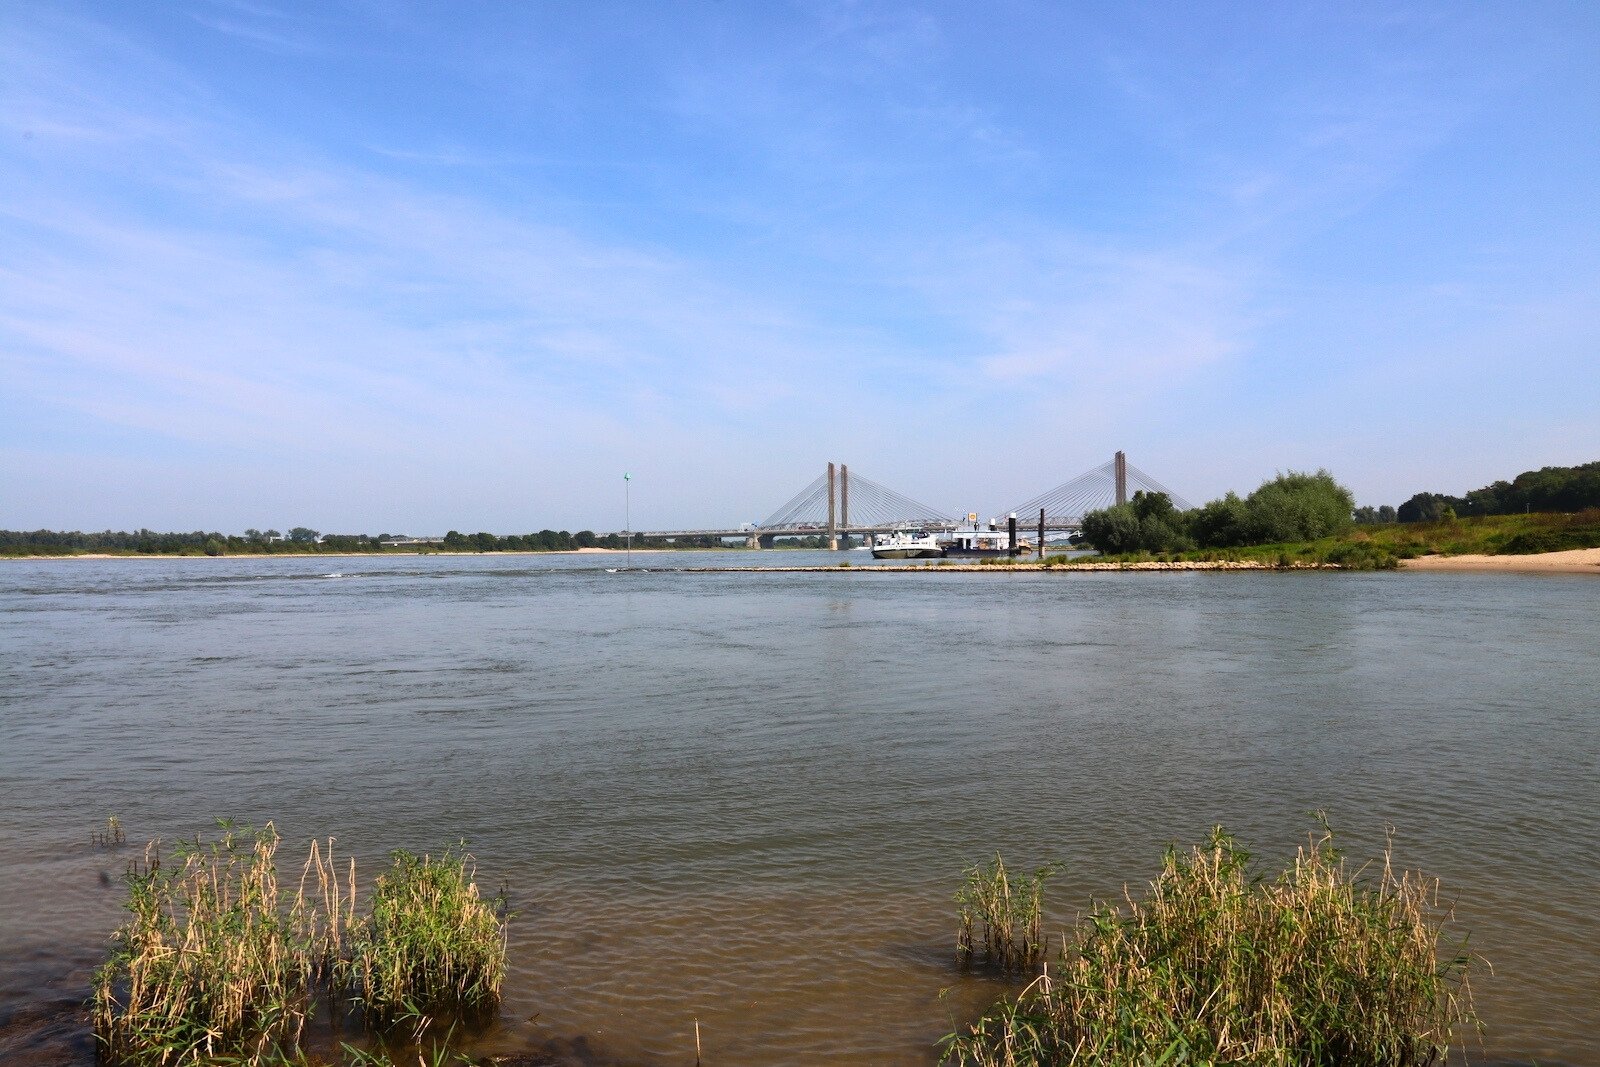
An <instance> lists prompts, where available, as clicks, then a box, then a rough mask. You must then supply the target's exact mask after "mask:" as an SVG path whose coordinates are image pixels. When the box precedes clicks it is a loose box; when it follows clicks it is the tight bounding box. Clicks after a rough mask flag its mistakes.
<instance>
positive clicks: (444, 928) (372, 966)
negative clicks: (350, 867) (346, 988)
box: [350, 848, 506, 1020]
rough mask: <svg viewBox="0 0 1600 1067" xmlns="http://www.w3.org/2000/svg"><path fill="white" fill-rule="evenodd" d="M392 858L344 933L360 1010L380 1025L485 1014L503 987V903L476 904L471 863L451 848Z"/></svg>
mask: <svg viewBox="0 0 1600 1067" xmlns="http://www.w3.org/2000/svg"><path fill="white" fill-rule="evenodd" d="M392 858H393V864H392V865H391V866H390V868H389V870H388V871H387V872H386V873H384V874H382V875H379V876H378V880H377V885H376V887H375V888H374V889H373V893H372V905H371V909H370V911H369V912H368V914H367V915H366V916H365V917H363V918H362V919H361V921H360V922H359V923H357V924H356V925H355V928H354V930H353V931H352V945H351V958H350V969H351V974H352V982H353V984H354V986H355V988H356V991H357V992H358V994H359V996H360V997H361V1001H362V1004H363V1005H364V1006H365V1009H366V1011H367V1012H368V1013H369V1014H371V1015H373V1016H375V1017H376V1018H378V1019H385V1020H386V1019H393V1018H397V1017H399V1016H401V1015H403V1014H406V1013H408V1012H417V1011H420V1012H426V1013H430V1014H431V1013H434V1012H437V1011H440V1010H454V1011H461V1012H481V1011H484V1010H486V1009H491V1008H493V1007H494V1006H495V1005H496V1004H498V1003H499V1000H500V986H501V983H502V982H503V981H504V980H505V968H506V925H505V922H504V919H503V910H504V908H503V899H502V900H499V901H488V900H484V899H483V898H482V896H481V895H480V894H479V892H478V885H477V881H476V865H475V861H474V860H473V858H472V856H471V855H469V854H468V853H466V852H464V851H462V850H460V849H459V848H454V849H449V850H446V852H445V853H444V854H443V855H441V856H439V857H438V858H433V857H431V856H426V855H425V856H418V855H416V854H414V853H411V852H406V851H404V850H401V851H397V852H395V853H393V856H392Z"/></svg>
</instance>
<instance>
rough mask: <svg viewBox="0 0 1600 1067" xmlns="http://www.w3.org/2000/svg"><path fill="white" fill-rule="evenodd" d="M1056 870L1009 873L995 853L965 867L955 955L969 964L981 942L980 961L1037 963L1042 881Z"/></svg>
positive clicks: (1003, 965)
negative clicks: (991, 857)
mask: <svg viewBox="0 0 1600 1067" xmlns="http://www.w3.org/2000/svg"><path fill="white" fill-rule="evenodd" d="M1054 870H1055V867H1053V866H1045V867H1040V868H1039V869H1038V870H1037V871H1035V872H1034V873H1033V874H1031V875H1021V876H1017V875H1013V874H1011V873H1010V872H1009V871H1007V870H1006V864H1005V860H1003V859H1001V857H1000V854H999V853H998V852H997V853H995V857H994V859H993V860H992V861H990V862H988V863H980V864H978V865H977V866H975V867H972V868H971V869H969V870H968V871H967V880H966V883H965V884H964V885H963V886H962V887H961V890H960V891H959V892H958V893H956V913H957V916H958V918H959V920H960V927H959V929H958V930H957V933H956V958H957V959H958V960H959V961H960V962H961V963H963V964H970V963H973V962H974V961H976V960H977V959H978V949H979V946H980V945H981V947H982V959H983V962H986V963H988V964H989V965H990V966H992V967H995V968H997V969H999V970H1002V971H1025V970H1028V969H1031V968H1034V967H1037V966H1038V965H1039V963H1040V962H1041V961H1042V960H1043V959H1044V954H1045V938H1044V909H1043V897H1044V882H1045V879H1046V878H1048V877H1049V876H1050V874H1051V873H1052V872H1053V871H1054ZM979 927H982V930H983V936H982V938H981V940H980V939H979V937H978V936H977V933H978V929H979Z"/></svg>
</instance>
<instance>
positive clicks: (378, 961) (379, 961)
mask: <svg viewBox="0 0 1600 1067" xmlns="http://www.w3.org/2000/svg"><path fill="white" fill-rule="evenodd" d="M221 825H222V833H221V835H220V836H219V837H218V839H217V840H215V841H213V842H210V843H206V842H202V841H200V840H199V839H198V838H197V839H196V840H195V841H193V842H186V843H184V844H183V845H181V846H180V847H179V848H178V850H177V851H176V855H175V857H174V859H173V860H172V862H170V863H165V864H164V863H163V860H162V857H161V850H160V846H159V843H158V842H152V843H151V845H150V846H149V848H147V849H146V852H145V859H144V861H143V862H142V863H141V862H139V861H135V862H133V863H131V864H129V871H128V876H127V883H128V903H127V907H128V911H129V912H130V913H131V914H130V918H129V919H128V920H127V921H126V922H125V923H123V924H122V926H120V927H119V928H118V929H117V931H116V932H115V933H114V934H113V938H112V940H113V946H114V948H113V952H112V955H111V958H110V959H109V960H108V962H107V963H106V964H105V965H104V966H103V967H102V968H101V969H100V970H99V971H98V972H97V973H96V975H95V979H94V990H93V999H92V1015H93V1024H94V1032H95V1036H96V1038H97V1040H98V1043H99V1047H100V1051H101V1053H102V1058H103V1059H105V1060H107V1061H109V1062H111V1063H116V1064H126V1065H133V1067H147V1065H150V1067H154V1065H160V1067H169V1065H170V1067H184V1065H190V1064H196V1065H197V1064H202V1063H207V1064H209V1063H227V1064H235V1065H246V1067H258V1065H267V1064H276V1063H290V1062H297V1061H298V1060H299V1059H300V1058H301V1057H302V1054H301V1052H300V1048H299V1043H300V1038H301V1035H302V1032H303V1030H304V1027H305V1024H306V1021H307V1020H308V1019H309V1018H310V1016H311V1013H312V1007H313V1004H314V1003H315V1002H316V1001H317V999H318V998H319V997H321V998H326V999H332V998H335V997H339V996H348V997H349V998H350V1002H351V1005H352V1007H353V1008H354V1009H356V1011H357V1012H358V1013H360V1014H363V1015H364V1016H365V1017H366V1018H367V1020H368V1021H369V1022H371V1023H374V1024H378V1025H382V1026H384V1027H386V1028H388V1027H390V1026H392V1025H393V1024H394V1023H395V1022H396V1021H398V1020H400V1019H402V1018H421V1017H422V1016H421V1014H420V1009H418V1008H417V1007H416V1005H419V1004H420V1005H423V1006H425V1008H426V1009H427V1010H428V1011H430V1012H436V1011H439V1010H442V1009H445V1008H450V1007H459V1008H462V1009H474V1010H477V1009H484V1008H489V1007H492V1006H493V1005H494V1004H495V1003H496V1002H497V1000H498V994H499V988H500V982H501V979H502V977H503V975H504V971H505V924H504V920H503V917H501V916H500V915H497V914H496V913H495V911H494V910H493V909H492V908H490V907H489V905H488V904H486V903H485V902H483V901H481V900H479V899H478V893H477V887H476V885H474V884H473V883H472V880H471V872H470V857H467V856H465V855H464V854H461V853H457V852H455V851H453V850H452V851H447V852H446V854H445V856H444V858H443V859H441V860H430V859H428V858H427V857H423V858H422V859H420V860H419V859H417V858H416V857H415V856H412V855H410V854H409V853H397V854H396V862H395V866H394V868H392V869H391V870H390V871H389V872H388V873H387V874H385V875H383V876H381V877H380V878H379V879H378V882H377V886H376V887H375V888H374V890H373V892H372V894H371V897H372V900H371V906H370V909H369V910H368V912H367V913H366V914H364V915H362V916H360V917H359V918H358V917H357V914H356V895H357V894H356V870H355V862H354V861H353V860H351V861H350V862H349V864H348V865H347V867H346V869H345V870H344V871H343V872H341V871H340V869H339V866H338V864H337V863H336V862H335V859H334V855H333V841H332V839H331V838H330V839H329V840H328V841H327V842H326V844H323V843H321V842H315V841H314V842H312V844H311V848H310V851H309V855H308V857H307V859H306V862H305V864H304V866H303V867H302V869H301V872H300V878H299V882H298V885H296V886H294V887H293V892H292V895H291V890H290V887H289V885H283V886H280V881H279V877H278V872H277V867H276V857H277V851H278V846H279V837H278V833H277V831H276V830H275V829H274V827H273V826H272V824H271V823H268V824H267V825H266V827H265V828H263V829H261V830H250V829H238V828H235V827H233V826H232V825H231V824H228V823H223V824H221ZM428 1021H429V1022H431V1021H432V1017H431V1016H429V1017H428Z"/></svg>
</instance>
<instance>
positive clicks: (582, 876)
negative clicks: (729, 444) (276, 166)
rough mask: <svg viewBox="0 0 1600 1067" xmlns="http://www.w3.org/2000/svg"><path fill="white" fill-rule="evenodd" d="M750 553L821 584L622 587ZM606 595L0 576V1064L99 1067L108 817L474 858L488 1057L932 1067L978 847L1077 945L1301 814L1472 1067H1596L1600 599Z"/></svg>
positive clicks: (1326, 593)
mask: <svg viewBox="0 0 1600 1067" xmlns="http://www.w3.org/2000/svg"><path fill="white" fill-rule="evenodd" d="M861 555H862V554H861V553H856V554H855V555H854V556H853V557H852V559H859V557H860V556H861ZM752 559H759V560H761V561H763V562H771V563H796V562H829V563H831V562H836V561H837V560H838V559H839V557H838V556H836V555H833V554H829V553H805V552H768V553H761V554H759V555H757V554H745V553H740V554H738V555H737V556H730V557H724V558H722V559H720V560H719V559H718V558H717V557H713V556H708V555H699V554H697V555H695V556H694V557H692V558H688V559H686V557H683V556H661V555H656V556H646V555H643V554H641V555H638V556H636V557H635V561H634V562H635V563H636V564H641V565H644V566H647V567H652V568H655V567H661V566H669V565H680V564H682V563H684V562H689V563H701V562H704V563H711V562H728V561H730V560H732V561H737V562H748V561H751V560H752ZM608 566H609V567H614V566H616V562H615V559H614V557H592V556H591V557H585V556H564V557H538V556H517V557H495V556H481V557H477V556H473V557H438V556H429V557H417V558H410V557H383V558H342V559H335V558H325V557H324V558H292V559H291V558H279V559H263V558H233V559H193V560H140V559H133V560H108V561H87V560H63V561H53V562H15V561H12V562H5V563H3V564H0V739H3V742H0V849H3V855H4V857H5V862H4V863H3V864H0V1061H3V1062H7V1063H10V1062H14V1061H15V1062H30V1063H35V1062H36V1063H74V1064H88V1063H91V1062H92V1059H93V1056H92V1047H91V1046H90V1044H89V1042H88V1040H87V1037H86V1028H85V1026H84V1024H83V1021H82V1019H81V1017H80V1016H79V1014H78V1008H77V1005H78V1004H79V1003H81V1001H82V999H83V997H84V996H85V994H86V990H87V983H88V975H89V973H90V971H91V970H92V968H93V966H94V965H95V964H96V963H97V962H98V961H99V959H100V958H101V954H102V953H103V951H104V945H105V940H104V939H105V936H106V934H107V933H108V932H109V931H110V929H111V928H112V927H113V926H114V925H115V924H116V922H117V921H118V918H119V911H118V909H119V903H120V886H119V885H118V884H117V877H116V876H117V875H118V874H119V873H120V869H121V865H122V863H123V862H124V860H125V859H126V855H125V854H116V853H108V852H104V851H100V850H96V849H93V848H91V847H90V846H89V844H88V836H89V833H90V831H91V829H93V828H94V827H95V826H96V825H97V824H99V823H101V822H103V820H104V819H105V816H106V815H107V814H109V813H112V812H115V813H117V814H119V815H120V816H121V818H122V820H123V822H124V824H125V825H126V827H127V828H128V831H129V834H130V837H133V838H136V839H139V840H143V839H144V838H147V837H154V836H160V837H163V838H165V839H168V840H171V839H173V838H176V837H179V836H183V835H192V834H194V833H195V832H196V831H204V830H206V829H207V827H208V826H209V825H210V821H211V819H212V818H213V817H214V816H229V817H233V818H236V819H239V820H241V821H246V822H256V823H260V822H264V821H265V820H268V819H272V820H275V821H276V824H277V826H278V828H279V829H280V830H281V831H282V832H283V834H284V835H285V838H286V843H285V854H286V855H287V854H288V853H291V852H298V851H299V849H300V847H301V845H302V843H303V842H304V841H305V840H306V839H308V838H309V837H311V836H313V835H317V836H327V835H333V836H335V837H336V838H337V839H338V842H339V847H340V848H341V850H343V849H349V850H352V851H353V852H354V853H355V854H356V855H357V856H358V859H359V862H360V863H361V864H362V867H363V869H364V871H365V872H366V875H365V877H367V878H370V876H371V875H372V873H374V869H375V867H376V866H377V864H379V863H380V862H381V861H382V858H383V856H384V853H385V852H386V851H387V850H388V849H391V848H396V847H402V846H404V847H412V848H418V849H426V848H437V847H439V846H441V845H444V844H447V843H450V842H453V841H455V840H456V839H457V838H460V837H465V838H466V839H468V840H469V841H470V842H471V845H472V847H473V849H474V851H475V852H476V854H477V855H478V856H479V858H480V861H481V866H482V876H483V878H482V880H483V881H484V882H485V883H486V885H488V886H490V887H492V886H495V885H497V884H499V882H500V881H501V879H505V880H506V881H508V882H509V884H510V886H511V889H512V893H513V897H514V899H515V901H516V904H517V907H518V909H519V913H520V914H519V917H518V918H517V920H516V922H515V925H514V927H513V933H512V941H511V958H512V966H513V974H512V977H511V980H510V982H509V984H508V989H507V998H506V1003H505V1006H504V1011H503V1012H502V1021H501V1024H500V1025H499V1026H498V1027H497V1028H496V1029H494V1030H493V1031H492V1032H490V1033H488V1034H485V1035H483V1036H482V1037H481V1038H480V1039H479V1040H478V1043H477V1045H476V1046H475V1050H476V1051H478V1052H483V1053H491V1052H493V1053H513V1052H519V1051H526V1050H529V1049H535V1048H550V1049H556V1050H564V1052H565V1053H566V1054H567V1056H566V1058H567V1059H568V1060H570V1061H571V1062H616V1063H628V1064H646V1065H654V1064H684V1063H687V1062H692V1055H691V1054H690V1050H692V1045H693V1037H692V1034H693V1024H694V1020H695V1019H698V1020H699V1022H700V1026H701V1032H702V1035H703V1040H704V1044H705V1049H706V1062H707V1063H708V1064H710V1065H715V1064H740V1065H755V1067H761V1065H769V1064H801V1063H839V1064H928V1063H930V1062H932V1060H933V1054H932V1051H931V1050H932V1047H933V1044H934V1042H935V1041H936V1039H937V1038H938V1037H939V1036H940V1035H941V1034H943V1033H945V1032H947V1031H948V1030H949V1029H950V1028H951V1027H952V1025H953V1021H955V1020H964V1019H967V1018H970V1017H971V1016H972V1014H973V1013H975V1012H976V1011H977V1010H979V1008H980V1007H981V1006H982V1005H983V1004H984V1003H986V1002H987V1001H988V1000H989V999H990V998H992V997H993V996H994V995H996V994H997V993H998V992H999V991H1000V990H999V988H998V987H997V986H995V985H994V984H992V983H990V982H986V981H984V980H982V979H977V978H972V977H967V976H963V975H961V974H960V973H959V972H958V971H957V970H955V969H954V967H953V966H952V958H951V956H952V947H953V946H952V942H953V937H954V929H953V922H952V908H951V904H950V895H951V893H952V892H953V891H954V889H955V887H956V884H957V882H958V881H959V876H960V872H961V870H962V868H963V867H964V866H966V865H968V864H970V863H972V862H973V861H975V860H977V859H980V858H982V857H984V856H985V855H987V854H990V853H992V852H993V851H994V850H995V849H1000V850H1002V851H1003V852H1004V853H1005V855H1006V856H1007V858H1008V859H1009V860H1011V861H1013V862H1014V863H1018V864H1024V865H1032V864H1035V863H1042V862H1045V861H1048V860H1062V861H1064V862H1065V863H1066V865H1067V867H1066V873H1065V874H1064V875H1063V876H1062V877H1061V878H1060V880H1059V881H1058V883H1057V884H1056V885H1055V887H1054V890H1053V892H1054V902H1055V905H1056V907H1055V911H1056V914H1057V917H1058V919H1061V920H1065V919H1069V918H1070V916H1071V915H1072V913H1073V911H1074V909H1075V908H1077V907H1078V906H1080V905H1083V904H1085V903H1087V902H1088V901H1089V900H1090V899H1091V898H1092V897H1094V896H1096V895H1107V894H1113V893H1116V892H1117V891H1118V890H1119V888H1120V887H1121V886H1122V885H1123V883H1125V882H1133V883H1139V882H1142V881H1143V880H1144V879H1146V878H1148V877H1149V876H1150V874H1151V873H1153V871H1154V869H1155V868H1156V866H1157V863H1158V860H1159V856H1160V852H1161V849H1162V848H1163V846H1165V845H1166V844H1167V843H1169V842H1172V841H1179V842H1190V841H1196V840H1199V839H1200V838H1201V837H1202V836H1203V835H1204V833H1205V831H1206V829H1207V828H1208V827H1209V826H1211V825H1212V824H1214V823H1223V824H1226V825H1227V826H1228V827H1229V828H1230V829H1233V830H1235V831H1236V832H1237V833H1238V834H1239V835H1240V836H1241V837H1243V838H1244V839H1245V841H1246V842H1247V843H1248V844H1250V845H1252V846H1253V847H1254V850H1255V851H1256V852H1257V853H1258V854H1259V855H1261V856H1262V857H1263V858H1264V859H1269V860H1271V861H1273V862H1282V861H1286V860H1287V859H1288V858H1289V856H1290V855H1291V853H1292V849H1293V847H1294V845H1295V844H1296V843H1297V842H1298V841H1299V840H1301V839H1302V838H1303V835H1304V833H1305V831H1306V830H1307V829H1308V828H1309V827H1311V826H1312V825H1313V824H1312V822H1311V819H1310V818H1309V816H1308V814H1307V813H1308V812H1311V811H1313V810H1317V809H1322V810H1326V811H1327V812H1328V813H1329V816H1330V818H1331V819H1332V820H1333V822H1334V823H1335V825H1336V826H1338V827H1339V828H1341V829H1342V830H1344V831H1345V832H1346V833H1347V834H1348V836H1349V838H1350V848H1351V849H1352V851H1354V852H1356V853H1361V854H1364V853H1366V852H1368V851H1370V849H1371V848H1372V847H1374V846H1375V845H1376V843H1377V842H1379V841H1380V840H1381V836H1382V833H1383V828H1384V827H1385V826H1386V825H1393V826H1395V827H1397V828H1398V836H1397V837H1396V841H1395V844H1396V850H1397V853H1398V858H1399V859H1400V860H1401V861H1402V862H1404V863H1407V864H1411V865H1417V866H1421V867H1423V868H1425V869H1426V870H1427V871H1429V872H1430V873H1432V874H1437V875H1438V876H1440V877H1441V878H1442V879H1443V880H1444V883H1445V886H1446V888H1447V891H1448V892H1449V893H1450V894H1452V895H1454V896H1455V897H1456V898H1457V900H1458V902H1459V911H1460V915H1461V919H1462V922H1463V924H1464V925H1465V926H1467V927H1470V929H1471V930H1472V944H1473V946H1474V947H1475V948H1476V950H1477V951H1479V952H1481V953H1483V954H1484V955H1485V956H1487V957H1488V958H1489V959H1490V960H1492V962H1493V964H1494V967H1495V971H1496V975H1495V977H1494V978H1493V979H1488V978H1487V977H1485V978H1484V979H1483V980H1482V981H1481V983H1480V986H1479V1006H1480V1009H1481V1011H1482V1014H1483V1015H1484V1017H1485V1020H1486V1022H1487V1024H1488V1027H1489V1031H1488V1034H1487V1035H1486V1042H1487V1049H1488V1051H1489V1053H1490V1055H1491V1059H1495V1060H1498V1061H1501V1062H1518V1061H1520V1062H1526V1061H1529V1060H1535V1059H1536V1060H1537V1061H1538V1062H1540V1063H1541V1064H1555V1063H1568V1064H1596V1063H1600V1037H1597V1034H1600V994H1597V991H1600V948H1597V945H1600V920H1597V918H1596V916H1595V909H1594V905H1593V900H1594V893H1595V890H1596V889H1597V887H1600V790H1597V788H1596V785H1595V783H1596V781H1597V771H1600V767H1597V762H1600V755H1597V754H1600V714H1597V698H1596V693H1600V656H1597V654H1596V651H1595V650H1596V649H1597V648H1600V582H1596V581H1594V580H1592V579H1586V578H1584V577H1527V576H1509V575H1508V576H1503V577H1500V576H1489V575H1479V574H1472V575H1459V574H1406V573H1401V574H1373V575H1339V574H1310V573H1308V574H1272V573H1228V574H1205V573H1154V574H1040V575H1031V574H992V575H991V574H935V573H928V574H917V575H882V574H866V573H860V572H856V573H851V572H840V573H829V574H683V573H672V572H662V571H659V570H652V571H651V572H648V573H623V574H615V573H607V571H606V567H608ZM102 876H105V877H102ZM944 991H948V993H947V995H943V996H941V993H942V992H944Z"/></svg>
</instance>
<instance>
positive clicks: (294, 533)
mask: <svg viewBox="0 0 1600 1067" xmlns="http://www.w3.org/2000/svg"><path fill="white" fill-rule="evenodd" d="M319 536H320V535H319V534H318V533H317V531H315V530H313V529H311V528H309V527H306V526H296V527H294V528H293V529H291V530H290V531H289V540H291V541H293V542H294V543H295V544H297V545H304V544H310V543H311V542H313V541H315V540H316V539H317V538H318V537H319Z"/></svg>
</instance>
